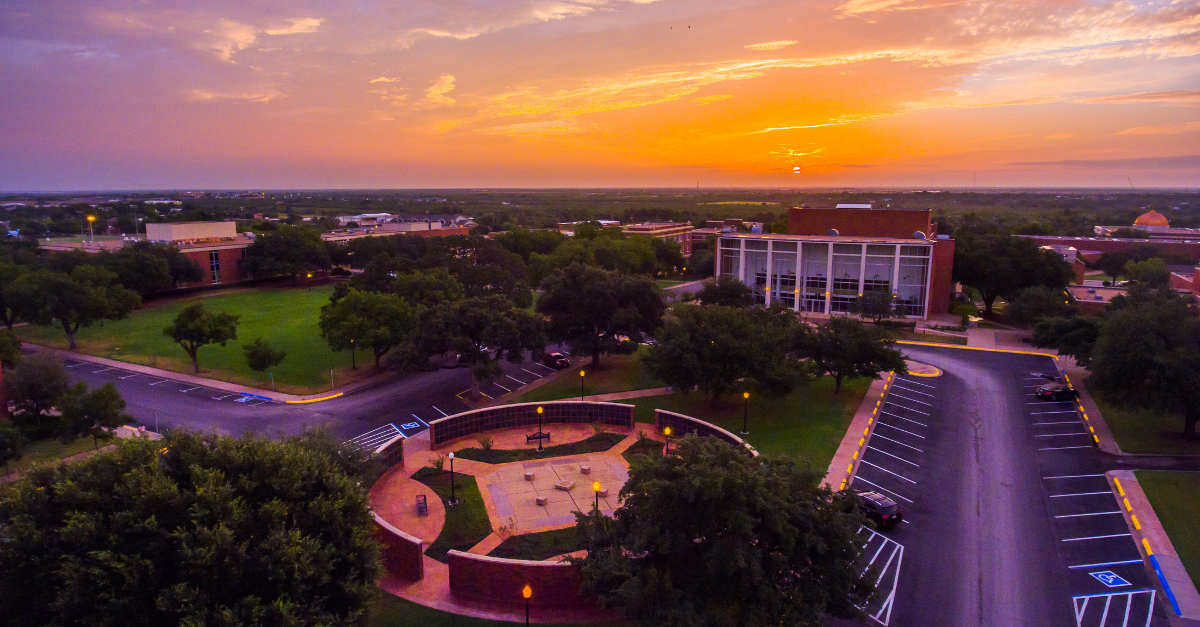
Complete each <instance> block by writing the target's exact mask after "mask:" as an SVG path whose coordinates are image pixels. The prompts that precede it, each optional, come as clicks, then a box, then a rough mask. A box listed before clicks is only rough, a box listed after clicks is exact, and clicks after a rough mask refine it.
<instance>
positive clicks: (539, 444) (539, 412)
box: [537, 405, 542, 453]
mask: <svg viewBox="0 0 1200 627" xmlns="http://www.w3.org/2000/svg"><path fill="white" fill-rule="evenodd" d="M537 435H538V452H539V453H541V452H542V406H541V405H538V432H537Z"/></svg>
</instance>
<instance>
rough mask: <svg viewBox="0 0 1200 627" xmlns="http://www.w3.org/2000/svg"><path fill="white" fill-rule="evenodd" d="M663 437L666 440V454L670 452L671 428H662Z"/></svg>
mask: <svg viewBox="0 0 1200 627" xmlns="http://www.w3.org/2000/svg"><path fill="white" fill-rule="evenodd" d="M663 437H664V438H666V439H667V452H668V453H670V452H671V427H663Z"/></svg>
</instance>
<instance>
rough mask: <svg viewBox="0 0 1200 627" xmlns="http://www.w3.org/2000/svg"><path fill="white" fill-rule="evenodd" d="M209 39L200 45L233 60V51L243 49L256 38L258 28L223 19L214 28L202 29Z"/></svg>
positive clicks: (224, 58)
mask: <svg viewBox="0 0 1200 627" xmlns="http://www.w3.org/2000/svg"><path fill="white" fill-rule="evenodd" d="M204 32H205V33H207V34H209V35H210V36H211V40H210V41H209V42H208V43H206V44H203V45H202V47H204V48H207V49H208V50H212V51H213V52H216V53H217V56H219V57H221V59H223V60H225V61H229V62H231V63H232V62H233V55H234V53H236V52H238V51H240V50H245V49H246V48H248V47H250V45H251V44H253V43H254V41H255V40H256V39H258V29H256V28H254V27H253V26H250V25H249V24H242V23H241V22H235V21H233V20H228V19H223V20H221V21H220V22H218V23H217V27H216V28H212V29H208V30H205V31H204Z"/></svg>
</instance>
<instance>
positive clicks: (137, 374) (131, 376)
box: [117, 372, 142, 380]
mask: <svg viewBox="0 0 1200 627" xmlns="http://www.w3.org/2000/svg"><path fill="white" fill-rule="evenodd" d="M140 376H142V373H140V372H135V373H133V374H130V375H126V376H123V377H117V378H118V379H121V380H125V379H132V378H134V377H140Z"/></svg>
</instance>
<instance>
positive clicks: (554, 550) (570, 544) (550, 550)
mask: <svg viewBox="0 0 1200 627" xmlns="http://www.w3.org/2000/svg"><path fill="white" fill-rule="evenodd" d="M579 548H580V547H579V529H578V528H577V527H567V528H566V529H555V530H554V531H541V532H538V533H527V534H525V535H520V536H512V537H510V538H509V539H507V540H505V541H504V542H501V543H500V546H498V547H496V548H494V549H492V552H491V553H488V555H491V556H492V557H505V558H508V559H515V560H536V561H539V562H540V561H542V560H548V559H550V558H552V557H554V556H555V555H562V554H563V553H571V552H573V551H578V550H579Z"/></svg>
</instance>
